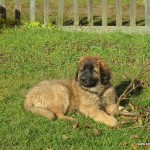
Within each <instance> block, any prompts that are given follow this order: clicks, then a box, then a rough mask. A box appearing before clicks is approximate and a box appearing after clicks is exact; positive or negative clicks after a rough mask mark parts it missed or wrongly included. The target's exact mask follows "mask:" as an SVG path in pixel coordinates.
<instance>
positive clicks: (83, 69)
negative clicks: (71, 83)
mask: <svg viewBox="0 0 150 150" xmlns="http://www.w3.org/2000/svg"><path fill="white" fill-rule="evenodd" d="M109 80H110V69H109V68H108V67H107V65H106V64H105V63H104V61H103V60H102V59H101V58H100V57H97V56H95V57H94V56H93V57H90V56H88V57H84V58H83V59H80V61H79V65H78V70H77V72H76V81H78V82H79V84H80V85H81V86H84V87H89V88H90V87H95V86H96V85H97V84H103V85H106V84H108V83H109Z"/></svg>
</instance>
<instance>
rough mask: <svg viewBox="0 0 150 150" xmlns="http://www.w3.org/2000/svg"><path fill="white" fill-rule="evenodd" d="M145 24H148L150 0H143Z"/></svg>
mask: <svg viewBox="0 0 150 150" xmlns="http://www.w3.org/2000/svg"><path fill="white" fill-rule="evenodd" d="M145 26H150V0H145Z"/></svg>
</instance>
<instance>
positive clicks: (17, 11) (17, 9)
mask: <svg viewBox="0 0 150 150" xmlns="http://www.w3.org/2000/svg"><path fill="white" fill-rule="evenodd" d="M15 19H17V20H20V19H21V5H20V0H16V3H15Z"/></svg>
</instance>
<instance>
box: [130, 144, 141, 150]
mask: <svg viewBox="0 0 150 150" xmlns="http://www.w3.org/2000/svg"><path fill="white" fill-rule="evenodd" d="M131 147H132V148H133V150H138V147H139V146H138V145H137V144H132V145H131Z"/></svg>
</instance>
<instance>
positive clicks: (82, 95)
mask: <svg viewBox="0 0 150 150" xmlns="http://www.w3.org/2000/svg"><path fill="white" fill-rule="evenodd" d="M110 78H111V70H110V69H109V68H108V66H107V64H106V63H105V61H104V60H103V59H102V58H100V57H98V56H87V57H83V58H81V59H80V60H79V63H78V68H77V73H76V78H75V80H52V81H43V82H41V83H40V84H38V85H37V86H35V87H33V88H32V89H31V90H30V91H29V92H28V94H27V96H26V99H25V102H24V108H25V110H26V111H30V112H33V113H35V114H38V115H41V116H43V117H46V118H48V119H49V120H54V119H56V118H61V119H67V120H75V119H74V118H71V117H68V116H65V114H66V113H67V112H68V111H70V110H74V109H75V110H79V111H80V112H81V113H83V114H84V115H85V116H89V117H91V118H92V119H94V120H95V121H97V122H101V123H105V124H107V125H109V126H113V127H114V126H116V125H117V124H118V123H117V120H116V119H115V118H114V117H113V116H110V115H109V114H110V113H111V112H112V111H113V109H114V108H115V106H116V93H115V89H114V87H113V86H112V85H111V84H110ZM120 109H121V107H120Z"/></svg>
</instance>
